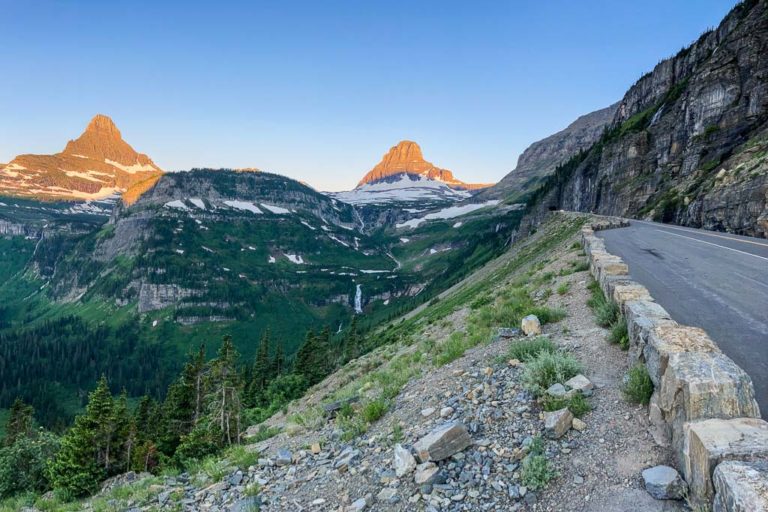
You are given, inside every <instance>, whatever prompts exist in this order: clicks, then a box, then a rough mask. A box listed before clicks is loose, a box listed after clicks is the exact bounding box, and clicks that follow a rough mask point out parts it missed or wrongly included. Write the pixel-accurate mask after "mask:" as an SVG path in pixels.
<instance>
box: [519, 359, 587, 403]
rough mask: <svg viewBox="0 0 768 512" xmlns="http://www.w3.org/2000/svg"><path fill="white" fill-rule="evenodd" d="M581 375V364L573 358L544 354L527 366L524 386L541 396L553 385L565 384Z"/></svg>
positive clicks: (524, 373) (524, 374)
mask: <svg viewBox="0 0 768 512" xmlns="http://www.w3.org/2000/svg"><path fill="white" fill-rule="evenodd" d="M579 373H581V364H579V362H578V361H577V360H576V359H574V358H573V356H571V355H568V354H564V353H562V352H554V353H549V352H542V353H540V354H539V355H538V357H536V358H535V359H534V360H532V361H530V362H529V363H527V364H526V366H525V371H524V372H523V384H524V385H525V387H526V388H527V389H528V390H530V391H531V392H533V393H535V394H536V395H539V396H540V395H541V394H542V393H544V391H546V390H547V388H549V387H550V386H551V385H552V384H555V383H557V382H565V381H567V380H568V379H570V378H571V377H575V376H576V375H578V374H579Z"/></svg>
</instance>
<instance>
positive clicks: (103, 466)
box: [51, 375, 115, 496]
mask: <svg viewBox="0 0 768 512" xmlns="http://www.w3.org/2000/svg"><path fill="white" fill-rule="evenodd" d="M114 430H115V429H114V400H113V398H112V394H111V393H110V392H109V386H108V384H107V379H106V377H104V376H103V375H102V377H101V380H99V383H98V385H97V386H96V389H95V390H94V391H93V392H91V394H90V395H89V396H88V405H87V406H86V408H85V414H82V415H80V416H78V417H77V418H75V424H74V425H73V426H72V428H70V429H69V430H68V431H67V433H66V434H65V435H64V437H63V438H62V440H61V449H60V450H59V453H58V454H57V456H56V459H55V460H54V461H53V463H52V464H51V477H52V482H53V485H54V487H55V488H58V489H64V490H66V491H68V492H70V493H72V494H73V495H75V496H83V495H85V494H88V493H90V492H92V491H93V490H95V489H96V487H97V486H98V484H99V482H101V481H102V480H103V479H104V478H106V476H107V475H108V474H109V473H108V471H109V468H110V462H111V460H110V457H111V454H110V449H111V447H112V444H111V443H112V436H113V433H114Z"/></svg>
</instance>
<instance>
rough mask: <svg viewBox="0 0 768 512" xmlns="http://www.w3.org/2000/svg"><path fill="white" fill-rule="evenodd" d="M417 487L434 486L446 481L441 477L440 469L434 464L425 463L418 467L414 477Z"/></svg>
mask: <svg viewBox="0 0 768 512" xmlns="http://www.w3.org/2000/svg"><path fill="white" fill-rule="evenodd" d="M413 479H414V481H415V482H416V485H425V484H427V485H434V484H436V483H441V480H443V481H444V480H445V479H444V477H443V475H441V472H440V468H439V467H438V466H437V464H435V463H434V462H424V463H423V464H419V465H418V466H416V472H415V473H414V475H413Z"/></svg>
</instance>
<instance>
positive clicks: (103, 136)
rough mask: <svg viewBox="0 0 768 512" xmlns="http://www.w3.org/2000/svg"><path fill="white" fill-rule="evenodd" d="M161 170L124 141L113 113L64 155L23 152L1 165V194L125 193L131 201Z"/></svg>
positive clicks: (89, 196)
mask: <svg viewBox="0 0 768 512" xmlns="http://www.w3.org/2000/svg"><path fill="white" fill-rule="evenodd" d="M162 174H163V171H162V170H161V169H160V168H159V167H158V166H157V165H156V164H155V163H154V162H153V161H152V160H151V159H150V158H149V157H148V156H147V155H145V154H142V153H137V152H136V151H135V150H134V149H133V148H132V147H131V146H130V145H129V144H128V143H127V142H125V141H124V140H123V138H122V135H121V134H120V130H118V129H117V126H115V124H114V123H113V122H112V120H111V119H110V118H109V117H107V116H104V115H101V114H99V115H97V116H96V117H94V118H93V119H92V120H91V122H90V123H89V124H88V127H87V128H86V129H85V131H84V132H83V134H82V135H81V136H80V137H79V138H77V139H75V140H70V141H69V142H68V143H67V145H66V147H65V148H64V151H62V152H61V153H56V154H55V155H20V156H18V157H16V158H14V159H13V160H12V161H11V162H10V163H9V164H6V165H0V194H2V195H8V196H15V197H26V198H32V199H43V200H75V201H86V200H94V199H103V198H105V197H109V196H113V195H116V194H122V195H123V200H124V201H126V202H127V203H131V202H133V201H135V200H136V199H138V197H139V196H140V195H141V193H143V192H144V191H146V190H147V189H149V188H150V187H151V186H152V185H154V183H155V182H156V181H157V180H158V178H159V177H160V176H161V175H162Z"/></svg>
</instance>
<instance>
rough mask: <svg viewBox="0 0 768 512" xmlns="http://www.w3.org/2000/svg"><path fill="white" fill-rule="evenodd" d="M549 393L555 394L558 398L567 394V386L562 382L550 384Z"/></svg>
mask: <svg viewBox="0 0 768 512" xmlns="http://www.w3.org/2000/svg"><path fill="white" fill-rule="evenodd" d="M547 394H548V395H549V396H554V397H556V398H561V397H564V396H565V386H563V385H562V384H560V383H559V382H558V383H556V384H552V385H551V386H549V389H547Z"/></svg>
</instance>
